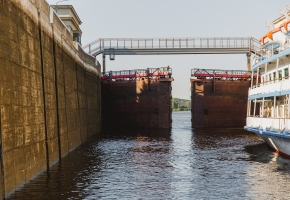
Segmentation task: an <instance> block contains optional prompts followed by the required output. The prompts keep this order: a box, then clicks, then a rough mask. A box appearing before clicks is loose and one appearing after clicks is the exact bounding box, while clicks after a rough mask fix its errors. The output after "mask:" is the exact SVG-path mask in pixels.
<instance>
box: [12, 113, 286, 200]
mask: <svg viewBox="0 0 290 200" xmlns="http://www.w3.org/2000/svg"><path fill="white" fill-rule="evenodd" d="M172 117H173V125H172V126H173V127H172V129H171V130H123V131H119V132H107V133H104V134H103V136H102V138H101V139H98V138H95V139H92V140H90V141H89V142H87V143H85V144H83V145H81V146H80V147H79V148H77V149H76V150H75V151H73V152H71V153H69V154H68V155H67V156H66V157H65V158H63V159H62V161H61V163H57V164H55V165H54V166H52V167H51V169H50V170H49V173H42V174H41V175H39V176H38V177H37V178H36V179H34V180H32V181H30V182H29V183H28V184H26V185H25V186H24V187H23V188H21V189H19V190H18V191H17V192H16V193H15V194H13V195H11V197H10V198H8V199H29V200H30V199H99V198H103V199H268V198H270V199H287V198H290V196H289V195H290V194H289V190H290V184H289V180H290V176H289V174H290V162H289V160H287V159H284V158H282V157H280V156H278V155H277V154H276V153H275V152H273V151H272V150H271V149H269V148H268V147H267V145H265V144H264V143H263V142H262V141H261V140H260V139H259V138H258V137H257V136H256V135H254V134H252V133H249V132H246V131H244V130H240V129H192V128H191V124H190V119H191V116H190V112H174V113H173V116H172Z"/></svg>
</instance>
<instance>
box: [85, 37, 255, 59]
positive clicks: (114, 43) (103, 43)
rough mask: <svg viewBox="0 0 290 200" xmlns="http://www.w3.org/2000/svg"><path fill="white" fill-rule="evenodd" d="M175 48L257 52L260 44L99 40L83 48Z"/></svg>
mask: <svg viewBox="0 0 290 200" xmlns="http://www.w3.org/2000/svg"><path fill="white" fill-rule="evenodd" d="M177 48H187V49H188V48H249V52H259V51H260V43H259V41H258V40H256V39H254V38H252V37H245V38H244V37H236V38H229V37H228V38H224V37H214V38H100V39H98V40H95V41H93V42H91V43H90V44H87V45H85V46H83V49H85V51H86V52H88V53H90V54H94V55H99V54H101V53H103V52H104V50H105V49H108V50H109V49H177Z"/></svg>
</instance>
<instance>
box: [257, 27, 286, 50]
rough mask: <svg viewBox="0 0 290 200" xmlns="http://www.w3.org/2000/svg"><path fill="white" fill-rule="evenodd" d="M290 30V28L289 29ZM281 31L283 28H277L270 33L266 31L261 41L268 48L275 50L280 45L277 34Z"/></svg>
mask: <svg viewBox="0 0 290 200" xmlns="http://www.w3.org/2000/svg"><path fill="white" fill-rule="evenodd" d="M289 30H290V29H289ZM279 33H281V28H280V27H278V28H275V29H273V30H271V31H269V32H268V33H266V34H265V35H264V36H263V37H262V38H261V39H260V43H261V44H262V45H264V47H265V49H266V50H271V49H272V50H275V49H277V48H279V47H280V42H278V41H277V37H276V35H279Z"/></svg>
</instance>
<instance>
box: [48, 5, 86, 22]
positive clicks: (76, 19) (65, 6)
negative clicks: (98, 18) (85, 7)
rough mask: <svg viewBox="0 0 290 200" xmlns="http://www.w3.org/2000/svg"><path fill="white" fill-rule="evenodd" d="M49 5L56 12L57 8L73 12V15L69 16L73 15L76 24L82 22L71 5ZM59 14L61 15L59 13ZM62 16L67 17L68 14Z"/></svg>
mask: <svg viewBox="0 0 290 200" xmlns="http://www.w3.org/2000/svg"><path fill="white" fill-rule="evenodd" d="M50 6H51V7H52V8H53V9H54V10H55V12H56V13H57V10H70V11H71V12H72V14H73V16H70V17H73V18H74V20H75V21H76V22H77V23H78V25H81V24H82V21H81V19H80V18H79V16H78V14H77V12H76V11H75V9H74V7H73V6H72V5H50ZM59 16H60V17H61V15H59ZM64 17H68V16H64Z"/></svg>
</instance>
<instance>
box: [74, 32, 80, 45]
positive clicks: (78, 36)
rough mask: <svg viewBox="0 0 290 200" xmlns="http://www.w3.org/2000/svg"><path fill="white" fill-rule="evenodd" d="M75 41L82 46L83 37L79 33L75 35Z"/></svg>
mask: <svg viewBox="0 0 290 200" xmlns="http://www.w3.org/2000/svg"><path fill="white" fill-rule="evenodd" d="M73 41H76V42H78V43H80V44H81V36H80V34H79V33H74V34H73Z"/></svg>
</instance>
